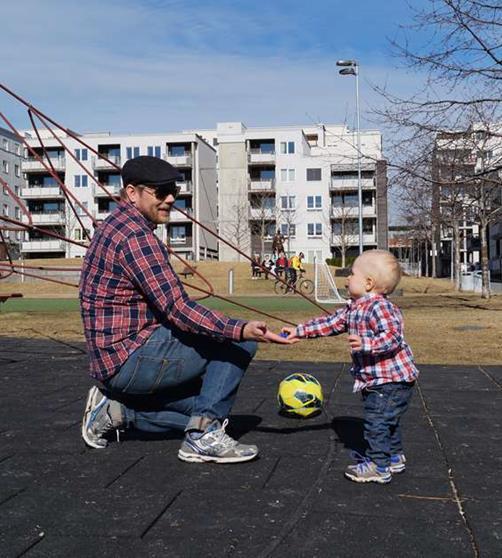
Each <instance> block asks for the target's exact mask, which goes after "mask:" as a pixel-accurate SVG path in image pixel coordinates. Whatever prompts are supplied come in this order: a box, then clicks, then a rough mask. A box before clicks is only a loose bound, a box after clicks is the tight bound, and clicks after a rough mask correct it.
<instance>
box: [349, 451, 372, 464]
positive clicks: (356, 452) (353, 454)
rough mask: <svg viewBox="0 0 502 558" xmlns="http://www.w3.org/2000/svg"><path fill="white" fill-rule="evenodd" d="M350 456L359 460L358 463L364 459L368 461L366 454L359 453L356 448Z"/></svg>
mask: <svg viewBox="0 0 502 558" xmlns="http://www.w3.org/2000/svg"><path fill="white" fill-rule="evenodd" d="M350 458H351V459H353V460H354V461H357V462H358V463H361V462H362V461H367V459H368V458H367V457H366V456H365V455H363V454H362V453H359V452H358V451H356V450H352V451H351V452H350Z"/></svg>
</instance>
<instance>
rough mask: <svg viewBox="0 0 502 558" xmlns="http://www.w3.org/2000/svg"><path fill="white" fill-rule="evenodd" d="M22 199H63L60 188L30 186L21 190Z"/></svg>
mask: <svg viewBox="0 0 502 558" xmlns="http://www.w3.org/2000/svg"><path fill="white" fill-rule="evenodd" d="M21 197H22V198H24V199H27V200H33V199H49V198H50V199H53V198H62V197H63V193H62V192H61V188H60V187H59V186H28V187H27V188H21Z"/></svg>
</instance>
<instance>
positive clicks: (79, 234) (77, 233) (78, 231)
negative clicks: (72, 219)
mask: <svg viewBox="0 0 502 558" xmlns="http://www.w3.org/2000/svg"><path fill="white" fill-rule="evenodd" d="M73 240H82V229H80V228H79V227H76V228H75V230H74V231H73Z"/></svg>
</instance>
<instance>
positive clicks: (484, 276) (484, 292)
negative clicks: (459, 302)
mask: <svg viewBox="0 0 502 558" xmlns="http://www.w3.org/2000/svg"><path fill="white" fill-rule="evenodd" d="M486 228H487V225H486V222H485V220H484V219H481V220H480V223H479V241H480V244H481V246H480V248H481V250H480V256H481V298H490V295H491V293H490V273H489V271H488V243H487V238H486Z"/></svg>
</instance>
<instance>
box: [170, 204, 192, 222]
mask: <svg viewBox="0 0 502 558" xmlns="http://www.w3.org/2000/svg"><path fill="white" fill-rule="evenodd" d="M180 209H181V210H182V211H184V212H185V213H187V214H188V215H192V214H193V209H192V208H191V207H180ZM180 221H190V218H189V217H185V215H183V213H181V212H180V211H177V210H176V208H174V207H173V208H172V209H171V213H170V214H169V222H170V223H178V222H180Z"/></svg>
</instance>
